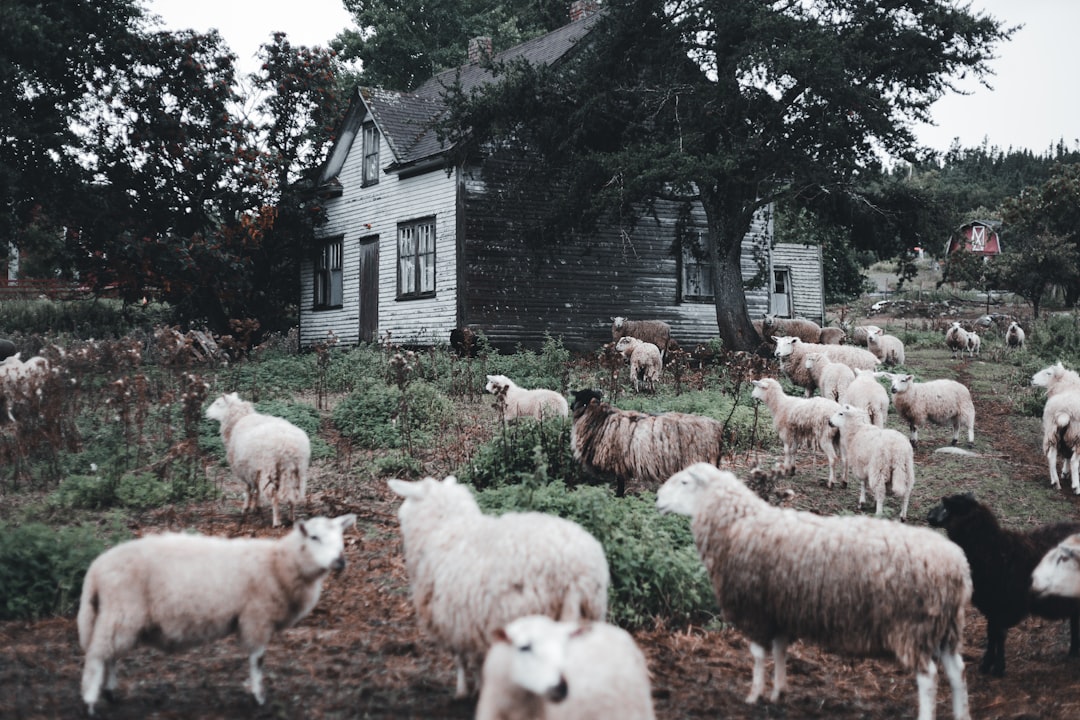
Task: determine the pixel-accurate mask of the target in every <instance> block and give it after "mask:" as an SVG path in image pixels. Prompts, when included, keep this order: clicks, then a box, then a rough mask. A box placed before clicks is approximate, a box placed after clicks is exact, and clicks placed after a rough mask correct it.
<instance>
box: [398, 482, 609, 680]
mask: <svg viewBox="0 0 1080 720" xmlns="http://www.w3.org/2000/svg"><path fill="white" fill-rule="evenodd" d="M388 483H389V486H390V489H391V490H393V491H394V492H395V493H397V494H398V495H399V496H401V497H402V498H404V501H403V502H402V503H401V506H400V507H399V508H398V519H399V520H400V522H401V536H402V540H403V542H404V546H405V565H406V567H407V569H408V572H409V585H410V588H411V591H412V598H413V604H414V605H415V607H416V614H417V617H418V620H419V623H420V626H421V627H422V628H423V629H424V630H425V631H426V632H427V633H429V634H430V635H431V636H433V637H434V638H435V640H436V641H437V642H438V643H439V644H440V645H442V646H444V647H446V648H448V649H450V651H451V652H453V654H454V662H455V665H456V667H457V687H456V696H457V697H459V698H460V697H465V696H467V695H468V694H469V680H468V676H469V675H470V674H473V673H476V672H478V671H479V670H480V664H481V662H482V661H483V657H484V653H485V652H486V651H487V649H488V646H489V644H490V642H491V637H492V633H493V632H495V630H496V629H498V628H500V627H502V626H504V625H506V624H507V623H509V622H510V621H512V620H514V619H516V618H518V617H521V616H522V615H532V614H542V615H548V616H549V617H553V618H556V619H559V620H564V621H568V622H569V621H575V620H603V619H604V618H605V616H606V615H607V592H608V584H609V582H610V579H609V574H608V564H607V558H606V557H605V556H604V548H603V547H601V545H600V543H599V542H597V540H596V538H594V537H593V536H592V535H590V534H589V533H588V532H586V531H585V530H584V529H582V527H581V526H580V525H578V524H577V523H574V522H571V521H569V520H564V519H562V518H559V517H555V516H554V515H545V514H543V513H536V512H526V513H517V512H512V513H506V514H504V515H501V516H499V517H493V516H490V515H485V514H483V513H482V512H481V511H480V508H479V506H477V504H476V500H475V499H474V498H473V495H472V493H471V492H470V491H469V488H467V487H465V486H464V485H459V484H458V482H457V480H456V479H455V478H454V476H453V475H451V476H448V477H447V478H446V479H445V480H442V481H439V480H436V479H435V478H430V477H429V478H425V479H424V480H421V481H419V482H406V481H403V480H389V481H388Z"/></svg>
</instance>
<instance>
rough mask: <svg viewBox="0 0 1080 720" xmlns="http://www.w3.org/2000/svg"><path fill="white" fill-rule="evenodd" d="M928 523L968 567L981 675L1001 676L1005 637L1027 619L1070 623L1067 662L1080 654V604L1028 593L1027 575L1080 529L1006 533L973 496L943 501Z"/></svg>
mask: <svg viewBox="0 0 1080 720" xmlns="http://www.w3.org/2000/svg"><path fill="white" fill-rule="evenodd" d="M926 519H927V522H929V523H930V524H931V525H932V526H934V527H939V528H944V529H945V532H946V533H947V534H948V536H949V539H950V540H952V541H953V542H954V543H956V544H957V545H959V546H960V547H961V548H962V549H963V551H964V554H965V555H966V556H967V559H968V564H969V565H970V566H971V581H972V586H973V593H972V596H971V603H972V604H973V605H974V606H975V607H976V608H977V609H978V610H979V612H981V613H982V614H983V615H985V616H986V653H985V654H984V655H983V659H982V662H981V663H980V664H979V671H980V672H983V673H991V674H993V675H996V676H998V677H1001V676H1002V675H1004V674H1005V634H1006V633H1007V632H1008V631H1009V628H1011V627H1013V626H1014V625H1016V624H1017V623H1019V622H1020V621H1021V620H1023V619H1024V618H1025V617H1027V616H1028V615H1038V616H1039V617H1044V618H1050V619H1052V620H1058V619H1062V618H1069V656H1070V657H1076V656H1077V655H1078V654H1080V600H1078V599H1075V598H1062V597H1054V596H1050V597H1038V596H1036V595H1035V594H1034V593H1032V592H1031V572H1032V571H1033V570H1034V569H1035V566H1036V565H1038V564H1039V560H1041V559H1042V557H1043V555H1045V554H1046V553H1047V552H1049V550H1050V549H1051V548H1053V547H1054V546H1055V545H1057V544H1058V543H1059V542H1061V541H1062V540H1064V539H1065V538H1067V537H1068V536H1069V535H1072V534H1073V533H1077V532H1080V523H1069V522H1062V523H1054V524H1049V525H1041V526H1039V527H1036V528H1033V529H1031V530H1026V531H1023V532H1020V531H1015V530H1006V529H1005V528H1002V527H1001V526H1000V525H999V524H998V521H997V518H995V517H994V514H993V512H991V511H990V509H989V508H988V507H986V506H985V505H983V504H982V503H980V502H978V501H977V500H976V499H975V496H974V495H972V494H971V493H964V494H963V495H950V496H948V497H944V498H942V499H941V502H940V503H939V504H938V505H936V506H934V508H933V509H932V510H931V511H930V514H929V515H927V517H926Z"/></svg>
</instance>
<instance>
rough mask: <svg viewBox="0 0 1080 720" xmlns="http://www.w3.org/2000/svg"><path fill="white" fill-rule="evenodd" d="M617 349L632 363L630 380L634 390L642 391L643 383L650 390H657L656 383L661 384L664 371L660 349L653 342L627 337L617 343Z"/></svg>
mask: <svg viewBox="0 0 1080 720" xmlns="http://www.w3.org/2000/svg"><path fill="white" fill-rule="evenodd" d="M615 349H616V350H617V351H619V352H621V353H622V354H623V357H625V358H626V359H627V360H629V361H630V379H631V380H632V381H633V383H634V390H640V389H641V384H642V383H644V384H645V385H646V386H648V388H649V389H650V390H653V389H655V388H656V383H658V382H660V373H661V372H662V371H663V369H664V359H663V357H661V355H660V348H658V347H656V345H653V344H652V343H651V342H645V341H643V340H638V339H637V338H636V337H631V336H629V335H625V336H623V337H621V338H619V342H617V343H615Z"/></svg>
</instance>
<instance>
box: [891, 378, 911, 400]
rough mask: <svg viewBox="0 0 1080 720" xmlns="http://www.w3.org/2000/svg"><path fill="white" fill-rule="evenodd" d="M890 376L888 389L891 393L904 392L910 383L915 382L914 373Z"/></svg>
mask: <svg viewBox="0 0 1080 720" xmlns="http://www.w3.org/2000/svg"><path fill="white" fill-rule="evenodd" d="M891 377H892V383H891V384H890V389H891V390H892V394H893V395H898V394H900V393H902V392H906V391H907V389H908V388H910V387H911V385H912V383H914V382H915V376H914V375H892V376H891Z"/></svg>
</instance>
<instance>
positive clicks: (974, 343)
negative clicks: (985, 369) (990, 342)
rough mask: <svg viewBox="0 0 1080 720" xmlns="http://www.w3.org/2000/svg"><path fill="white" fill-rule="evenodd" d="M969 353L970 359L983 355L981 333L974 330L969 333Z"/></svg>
mask: <svg viewBox="0 0 1080 720" xmlns="http://www.w3.org/2000/svg"><path fill="white" fill-rule="evenodd" d="M967 351H968V357H975V356H976V355H982V338H981V337H979V333H977V332H975V331H974V330H972V331H971V332H969V333H968V338H967Z"/></svg>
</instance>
